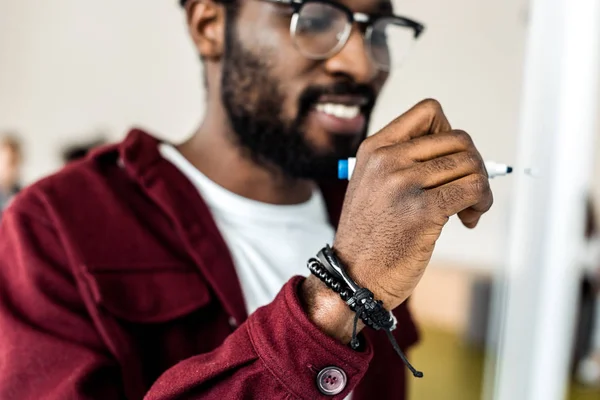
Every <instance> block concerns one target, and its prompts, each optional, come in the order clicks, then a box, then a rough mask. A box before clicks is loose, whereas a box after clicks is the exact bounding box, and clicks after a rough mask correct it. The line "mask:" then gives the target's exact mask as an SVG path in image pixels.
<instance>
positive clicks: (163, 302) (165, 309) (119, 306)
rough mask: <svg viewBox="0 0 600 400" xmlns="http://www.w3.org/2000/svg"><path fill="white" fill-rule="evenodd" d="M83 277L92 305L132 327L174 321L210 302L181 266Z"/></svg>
mask: <svg viewBox="0 0 600 400" xmlns="http://www.w3.org/2000/svg"><path fill="white" fill-rule="evenodd" d="M85 275H86V278H87V281H88V285H89V287H90V290H91V292H92V295H93V297H94V300H95V301H96V304H98V305H99V306H100V307H102V308H104V309H105V310H106V311H108V312H109V313H110V314H112V315H114V316H115V317H117V318H119V319H123V320H125V321H128V322H133V323H142V324H154V323H161V322H167V321H170V320H174V319H177V318H179V317H182V316H184V315H187V314H190V313H192V312H193V311H195V310H197V309H199V308H202V307H204V306H206V305H207V304H208V303H209V302H210V300H211V295H210V291H209V288H208V285H207V284H206V283H205V282H204V281H203V279H202V277H201V276H200V274H199V273H198V271H197V270H195V269H193V268H191V267H189V266H184V265H157V266H144V267H141V268H140V267H138V266H136V267H135V268H115V267H110V268H105V267H93V268H87V269H86V271H85Z"/></svg>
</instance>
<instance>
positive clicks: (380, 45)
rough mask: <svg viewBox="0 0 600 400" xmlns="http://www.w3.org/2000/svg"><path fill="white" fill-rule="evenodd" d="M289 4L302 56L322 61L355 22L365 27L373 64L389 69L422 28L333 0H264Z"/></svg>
mask: <svg viewBox="0 0 600 400" xmlns="http://www.w3.org/2000/svg"><path fill="white" fill-rule="evenodd" d="M264 1H268V2H271V3H277V4H286V5H289V6H291V7H292V10H293V12H294V13H293V15H292V19H291V22H290V34H291V36H292V40H293V42H294V45H295V46H296V48H297V49H298V51H299V52H300V53H302V54H303V55H304V56H305V57H308V58H310V59H313V60H324V59H327V58H330V57H332V56H334V55H335V54H337V53H339V52H340V51H341V50H342V49H343V47H344V46H345V45H346V43H347V42H348V39H349V38H350V34H351V33H352V26H353V25H354V23H357V24H359V25H362V26H364V27H365V30H364V38H365V43H366V46H367V49H368V52H369V56H370V57H371V59H372V61H373V62H374V63H375V65H376V66H377V67H378V68H379V69H381V70H383V71H389V70H391V69H393V68H395V67H397V66H399V65H401V64H402V62H403V61H404V60H405V58H406V56H407V55H408V54H409V53H410V49H411V48H412V46H413V44H414V43H415V41H416V40H417V39H418V38H419V36H420V35H421V33H423V30H424V29H425V27H424V26H423V25H422V24H420V23H419V22H416V21H413V20H411V19H408V18H405V17H401V16H398V15H385V14H383V15H369V14H364V13H358V12H353V11H352V10H350V9H349V8H348V7H346V6H344V5H342V4H340V3H337V2H334V1H332V0H264Z"/></svg>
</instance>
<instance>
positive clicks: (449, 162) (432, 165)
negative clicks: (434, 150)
mask: <svg viewBox="0 0 600 400" xmlns="http://www.w3.org/2000/svg"><path fill="white" fill-rule="evenodd" d="M424 165H426V166H427V167H426V169H427V172H428V173H430V174H434V173H437V172H440V171H450V170H453V169H455V168H456V167H457V166H458V165H457V162H456V160H455V159H454V158H452V157H440V158H435V159H433V160H431V161H430V162H428V163H425V164H424Z"/></svg>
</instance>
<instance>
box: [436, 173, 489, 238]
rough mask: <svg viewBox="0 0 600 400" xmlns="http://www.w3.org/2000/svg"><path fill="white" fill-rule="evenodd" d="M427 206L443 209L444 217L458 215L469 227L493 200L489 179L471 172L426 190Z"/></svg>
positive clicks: (475, 222)
mask: <svg viewBox="0 0 600 400" xmlns="http://www.w3.org/2000/svg"><path fill="white" fill-rule="evenodd" d="M426 194H427V196H426V197H427V200H426V201H427V203H428V206H429V207H433V208H437V209H440V210H442V211H443V213H444V214H445V216H446V217H451V216H452V215H454V214H459V213H460V214H461V215H460V216H459V217H460V218H461V220H462V221H463V222H464V223H465V225H466V226H467V227H469V228H471V227H474V226H475V225H477V222H478V221H479V218H480V217H481V215H482V214H483V213H485V212H487V211H488V210H489V209H490V207H491V206H492V204H493V202H494V198H493V195H492V191H491V190H490V184H489V180H488V178H487V177H486V176H485V175H481V174H471V175H468V176H465V177H463V178H460V179H457V180H455V181H453V182H450V183H447V184H445V185H442V186H439V187H436V188H434V189H429V190H427V191H426Z"/></svg>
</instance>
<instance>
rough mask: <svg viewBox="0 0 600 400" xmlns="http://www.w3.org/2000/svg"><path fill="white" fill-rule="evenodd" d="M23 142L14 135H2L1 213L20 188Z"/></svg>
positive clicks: (0, 159) (0, 165)
mask: <svg viewBox="0 0 600 400" xmlns="http://www.w3.org/2000/svg"><path fill="white" fill-rule="evenodd" d="M20 167H21V144H20V143H19V140H18V139H17V138H16V137H15V136H12V135H3V136H1V137H0V214H1V212H2V210H3V209H4V208H5V207H6V206H7V205H8V203H9V201H10V200H11V199H12V197H13V196H14V195H15V194H17V193H18V192H19V190H20V185H19V174H20Z"/></svg>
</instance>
